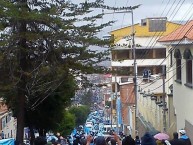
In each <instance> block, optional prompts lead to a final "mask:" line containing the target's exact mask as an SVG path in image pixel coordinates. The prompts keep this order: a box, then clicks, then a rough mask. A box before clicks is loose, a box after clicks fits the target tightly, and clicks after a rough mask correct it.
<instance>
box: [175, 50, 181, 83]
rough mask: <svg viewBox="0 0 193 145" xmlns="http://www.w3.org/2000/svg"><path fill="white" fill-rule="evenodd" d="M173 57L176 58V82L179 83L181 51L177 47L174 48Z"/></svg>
mask: <svg viewBox="0 0 193 145" xmlns="http://www.w3.org/2000/svg"><path fill="white" fill-rule="evenodd" d="M174 57H175V58H176V82H179V83H181V79H182V66H181V58H182V57H181V53H180V50H179V49H175V52H174Z"/></svg>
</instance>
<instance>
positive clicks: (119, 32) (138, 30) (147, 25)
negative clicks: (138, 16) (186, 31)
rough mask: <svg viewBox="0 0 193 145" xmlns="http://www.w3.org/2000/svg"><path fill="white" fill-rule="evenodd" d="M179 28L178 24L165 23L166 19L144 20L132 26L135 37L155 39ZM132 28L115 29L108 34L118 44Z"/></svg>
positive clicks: (129, 33)
mask: <svg viewBox="0 0 193 145" xmlns="http://www.w3.org/2000/svg"><path fill="white" fill-rule="evenodd" d="M179 26H181V25H180V24H177V23H173V22H170V21H167V18H165V17H164V18H163V17H162V18H160V17H158V18H146V19H142V20H141V23H138V24H135V25H134V30H135V37H155V36H165V35H168V34H169V33H171V32H173V31H174V30H176V29H177V28H179ZM131 33H132V26H127V27H124V28H120V29H116V30H114V31H111V32H110V34H111V35H113V37H114V42H115V43H116V42H118V41H119V40H121V39H122V38H124V37H126V36H129V35H131Z"/></svg>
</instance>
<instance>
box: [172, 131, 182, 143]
mask: <svg viewBox="0 0 193 145" xmlns="http://www.w3.org/2000/svg"><path fill="white" fill-rule="evenodd" d="M170 144H171V145H185V144H184V142H183V141H182V140H180V139H179V138H178V133H177V132H174V133H173V139H172V140H170Z"/></svg>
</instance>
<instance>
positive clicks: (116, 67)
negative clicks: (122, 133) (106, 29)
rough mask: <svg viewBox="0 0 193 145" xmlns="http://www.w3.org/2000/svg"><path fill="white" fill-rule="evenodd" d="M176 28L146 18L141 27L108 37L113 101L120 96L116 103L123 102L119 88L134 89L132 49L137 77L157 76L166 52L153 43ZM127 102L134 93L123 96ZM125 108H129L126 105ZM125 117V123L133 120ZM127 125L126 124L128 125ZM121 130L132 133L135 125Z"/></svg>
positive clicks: (126, 28)
mask: <svg viewBox="0 0 193 145" xmlns="http://www.w3.org/2000/svg"><path fill="white" fill-rule="evenodd" d="M179 26H180V24H176V23H173V22H169V21H167V18H165V17H164V18H163V17H159V18H158V17H156V18H146V19H143V20H141V23H139V24H135V25H133V26H128V27H124V28H121V29H117V30H114V31H112V32H111V33H110V34H111V36H112V37H113V38H114V45H113V47H112V53H111V58H112V60H111V68H112V71H113V72H114V76H113V78H112V84H113V88H116V89H114V91H113V92H114V94H115V96H116V97H119V96H120V99H121V100H124V98H123V95H122V94H121V93H120V90H121V89H120V88H121V85H120V84H122V83H131V84H132V85H134V84H133V82H132V81H133V74H134V65H133V63H134V57H133V49H134V47H135V58H136V62H137V72H138V77H142V76H143V75H144V72H148V76H149V75H150V74H153V75H154V74H161V73H162V68H163V66H164V67H166V61H165V59H166V53H167V52H166V47H165V46H164V45H162V44H161V43H157V40H158V39H159V38H160V37H161V36H166V35H168V34H169V33H171V32H172V31H174V30H176V29H177V28H178V27H179ZM132 29H134V30H135V37H134V38H135V40H134V42H135V45H133V40H132ZM148 78H149V77H148ZM147 82H148V81H147ZM128 89H129V90H128V91H131V90H133V89H134V88H133V87H128ZM117 91H118V93H117ZM127 98H128V99H130V98H135V96H134V93H132V94H130V95H129V96H127ZM134 101H135V100H134ZM121 102H123V101H121ZM127 105H128V106H129V104H127ZM122 106H123V104H122ZM124 106H125V105H124ZM132 107H133V105H130V108H132ZM134 107H135V106H134ZM133 111H134V110H130V112H133ZM122 112H123V111H122ZM127 112H129V111H127ZM139 113H140V112H139ZM127 114H129V115H128V117H127V118H128V120H131V118H133V119H132V120H135V117H133V116H132V113H127ZM122 118H125V115H124V113H122ZM127 123H129V121H128V122H127ZM124 126H128V128H129V130H132V131H134V132H135V130H134V126H135V124H133V125H132V124H131V123H130V124H125V125H124ZM132 127H133V128H132ZM126 132H128V131H126ZM132 134H135V133H132Z"/></svg>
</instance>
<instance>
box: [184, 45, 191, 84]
mask: <svg viewBox="0 0 193 145" xmlns="http://www.w3.org/2000/svg"><path fill="white" fill-rule="evenodd" d="M183 56H184V59H186V84H185V85H186V86H189V87H192V54H191V51H190V49H186V50H185V51H184V55H183Z"/></svg>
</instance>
